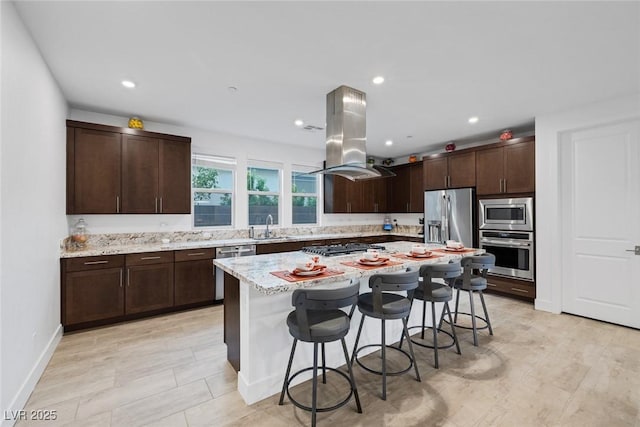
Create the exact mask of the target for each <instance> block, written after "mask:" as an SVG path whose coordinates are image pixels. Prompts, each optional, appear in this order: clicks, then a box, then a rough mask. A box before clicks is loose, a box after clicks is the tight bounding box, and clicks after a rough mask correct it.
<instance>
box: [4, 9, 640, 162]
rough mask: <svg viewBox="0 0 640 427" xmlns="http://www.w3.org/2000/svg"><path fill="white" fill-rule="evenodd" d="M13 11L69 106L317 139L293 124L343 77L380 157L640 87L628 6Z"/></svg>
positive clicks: (317, 142) (314, 142)
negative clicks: (474, 119)
mask: <svg viewBox="0 0 640 427" xmlns="http://www.w3.org/2000/svg"><path fill="white" fill-rule="evenodd" d="M16 7H17V9H18V13H19V14H20V16H21V17H22V19H23V20H24V23H25V25H26V26H27V28H28V29H29V31H30V32H31V34H32V35H33V37H34V39H35V41H36V44H37V45H38V47H39V48H40V50H41V52H42V54H43V56H44V58H45V61H46V62H47V64H48V65H49V67H50V69H51V71H52V73H53V75H54V77H55V78H56V80H57V81H58V83H59V84H60V87H61V89H62V92H63V93H64V96H65V97H66V99H67V100H68V101H69V104H70V106H71V107H74V108H79V109H85V110H90V111H95V112H102V113H108V114H116V115H121V116H127V117H128V116H132V115H137V116H139V117H141V118H142V119H143V120H149V121H157V122H163V123H169V124H175V125H180V126H188V127H195V128H200V129H206V130H212V131H216V132H223V133H230V134H237V135H243V136H247V137H251V138H257V139H261V140H267V141H277V142H283V143H288V144H298V145H303V146H308V147H318V148H321V149H323V148H324V138H325V134H324V131H323V130H321V131H308V130H304V129H301V128H298V127H296V126H294V124H293V122H294V120H295V119H298V118H299V119H302V120H304V121H305V123H307V124H311V125H314V126H318V127H324V122H325V115H326V113H325V103H326V94H327V93H328V92H330V91H332V90H333V89H335V88H336V87H338V86H340V85H343V84H344V85H348V86H351V87H354V88H356V89H358V90H361V91H364V92H366V94H367V151H368V153H369V154H371V155H375V156H378V157H398V156H401V155H406V154H410V153H422V152H426V151H432V150H434V149H437V148H441V147H442V146H443V145H444V144H445V143H446V142H448V141H452V140H453V141H464V140H468V139H469V138H471V137H474V136H475V137H479V136H480V135H485V136H486V135H495V136H497V135H498V133H499V131H500V130H502V129H505V128H512V129H518V128H522V127H527V126H529V127H531V126H532V124H533V122H534V118H535V117H536V116H538V115H540V114H543V113H549V112H553V111H560V110H563V109H567V108H571V107H574V106H578V105H583V104H587V103H590V102H594V101H599V100H604V99H607V98H612V97H615V96H620V95H625V94H631V93H636V92H640V78H639V76H640V3H639V2H635V1H633V2H619V3H617V2H611V1H601V2H593V1H592V2H575V1H571V2H521V1H514V2H484V1H471V2H417V1H413V2H399V1H387V2H363V1H357V2H310V1H298V2H290V1H289V2H269V1H259V2H238V1H236V2H219V1H210V2H203V1H199V2H186V1H172V2H158V1H152V2H149V1H144V2H129V1H125V2H119V1H109V2H93V1H92V2H77V1H69V2H62V1H43V2H32V1H20V2H17V3H16ZM378 75H382V76H384V77H385V82H384V83H383V84H382V85H374V84H373V83H372V81H371V80H372V78H373V77H375V76H378ZM123 79H129V80H132V81H134V82H136V83H137V87H136V88H135V89H125V88H124V87H123V86H122V85H121V84H120V82H121V81H122V80H123ZM230 86H233V87H235V88H237V90H236V91H232V90H230V89H229V87H230ZM471 116H478V117H479V121H478V123H476V124H474V125H471V124H469V123H468V121H467V120H468V118H469V117H471ZM388 139H391V140H393V141H394V144H393V145H392V146H390V147H388V146H386V145H385V141H386V140H388Z"/></svg>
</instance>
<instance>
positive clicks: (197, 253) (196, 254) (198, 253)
mask: <svg viewBox="0 0 640 427" xmlns="http://www.w3.org/2000/svg"><path fill="white" fill-rule="evenodd" d="M200 255H204V252H196V253H192V254H187V256H200Z"/></svg>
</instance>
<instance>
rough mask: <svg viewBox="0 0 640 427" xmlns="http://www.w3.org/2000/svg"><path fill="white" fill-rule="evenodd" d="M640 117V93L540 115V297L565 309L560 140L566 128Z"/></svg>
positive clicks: (539, 302) (550, 306) (542, 304)
mask: <svg viewBox="0 0 640 427" xmlns="http://www.w3.org/2000/svg"><path fill="white" fill-rule="evenodd" d="M634 117H640V93H636V94H632V95H628V96H624V97H620V98H616V99H611V100H607V101H603V102H599V103H594V104H590V105H584V106H581V107H576V108H574V109H572V110H568V111H562V112H557V113H552V114H546V115H543V116H539V117H536V245H537V247H536V260H537V264H536V301H535V307H536V309H539V310H545V311H551V312H554V313H559V312H560V311H561V309H562V282H561V277H562V264H561V262H560V260H561V259H562V255H563V249H562V245H561V243H562V237H563V233H564V230H563V229H562V226H561V218H562V210H561V205H562V204H561V203H560V202H561V198H562V194H561V191H560V188H561V182H560V170H559V168H560V154H559V153H560V142H561V140H562V135H563V133H565V132H572V131H575V130H579V129H585V128H589V127H592V126H596V125H603V124H608V123H614V122H617V121H622V120H627V119H630V118H634Z"/></svg>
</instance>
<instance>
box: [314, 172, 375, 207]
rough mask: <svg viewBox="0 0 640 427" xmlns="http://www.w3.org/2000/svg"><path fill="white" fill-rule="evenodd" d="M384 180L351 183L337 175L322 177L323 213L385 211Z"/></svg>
mask: <svg viewBox="0 0 640 427" xmlns="http://www.w3.org/2000/svg"><path fill="white" fill-rule="evenodd" d="M386 181H387V180H386V179H382V178H374V179H365V180H361V181H351V180H349V179H347V178H344V177H342V176H337V175H325V176H324V212H325V213H377V212H386V209H387V183H386Z"/></svg>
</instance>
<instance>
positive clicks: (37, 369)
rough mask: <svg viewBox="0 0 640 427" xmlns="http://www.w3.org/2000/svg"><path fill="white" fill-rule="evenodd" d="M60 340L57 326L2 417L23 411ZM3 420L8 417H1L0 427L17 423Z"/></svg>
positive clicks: (8, 426)
mask: <svg viewBox="0 0 640 427" xmlns="http://www.w3.org/2000/svg"><path fill="white" fill-rule="evenodd" d="M61 338H62V325H58V327H57V328H56V330H55V331H54V332H53V335H52V336H51V339H49V342H48V343H47V346H46V347H45V348H44V350H42V353H40V357H38V360H36V363H35V364H34V365H33V368H31V371H30V372H29V375H27V378H25V380H24V382H23V383H22V386H20V389H19V390H18V393H16V395H15V396H14V397H13V399H11V403H9V405H8V407H7V408H6V409H5V410H4V414H3V415H6V414H12V413H13V414H17V413H18V411H20V410H22V409H24V407H25V405H26V404H27V401H28V400H29V396H31V392H33V389H34V388H35V387H36V384H38V380H40V377H41V376H42V373H43V372H44V370H45V368H46V367H47V364H48V363H49V360H51V356H53V352H54V351H55V350H56V348H57V347H58V343H59V342H60V339H61ZM5 418H8V417H7V416H3V417H2V424H0V427H11V426H13V425H14V424H15V423H16V421H17V419H16V420H13V419H10V420H7V419H5Z"/></svg>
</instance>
